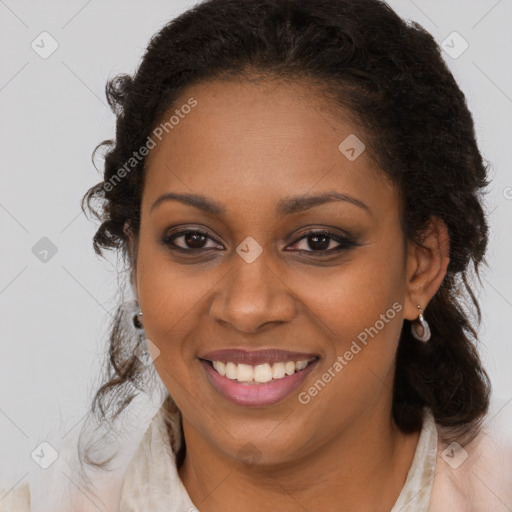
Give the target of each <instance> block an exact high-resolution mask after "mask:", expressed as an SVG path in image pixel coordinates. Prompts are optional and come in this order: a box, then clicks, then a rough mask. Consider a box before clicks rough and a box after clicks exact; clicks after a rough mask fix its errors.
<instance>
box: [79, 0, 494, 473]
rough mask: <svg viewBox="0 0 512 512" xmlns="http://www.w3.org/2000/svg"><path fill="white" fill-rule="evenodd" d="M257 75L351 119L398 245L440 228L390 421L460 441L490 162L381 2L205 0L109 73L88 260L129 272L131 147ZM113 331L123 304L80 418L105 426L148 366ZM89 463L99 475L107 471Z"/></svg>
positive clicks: (136, 173) (469, 384)
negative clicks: (198, 96) (424, 328)
mask: <svg viewBox="0 0 512 512" xmlns="http://www.w3.org/2000/svg"><path fill="white" fill-rule="evenodd" d="M254 73H258V74H260V75H262V76H264V77H266V78H268V79H269V80H270V79H278V80H282V81H286V82H288V83H297V80H301V81H302V82H304V83H307V84H312V85H313V86H314V87H316V88H317V90H318V91H319V92H323V93H324V94H325V97H326V98H328V99H329V101H332V102H337V103H336V105H337V106H339V107H341V108H342V109H345V111H346V112H348V114H349V115H350V116H353V118H354V119H355V120H356V122H357V124H358V127H359V128H360V129H361V130H362V133H364V135H365V143H366V147H367V150H368V152H369V154H370V156H371V157H372V158H373V159H374V160H375V162H376V163H377V164H378V167H379V168H380V169H381V170H382V173H383V176H385V177H387V178H389V179H390V180H391V181H392V182H393V183H394V184H396V186H397V188H398V190H399V194H400V203H401V204H400V221H401V224H402V228H403V233H404V238H405V239H406V240H407V241H410V242H412V243H417V244H419V245H421V244H422V242H423V241H424V236H425V235H426V233H427V232H428V229H429V227H430V226H431V221H432V219H433V218H439V219H441V220H442V221H444V223H445V224H446V226H447V228H448V232H449V236H450V249H449V257H450V261H449V265H448V269H447V272H446V276H445V278H444V280H443V282H442V284H441V285H440V287H439V289H438V291H437V293H436V294H435V295H434V297H433V298H432V300H431V302H430V303H429V304H428V307H427V308H426V310H425V312H424V317H425V318H426V320H427V321H428V322H429V324H430V327H431V339H430V342H429V343H428V344H423V343H421V342H418V341H417V340H415V339H414V338H413V337H412V335H411V332H410V322H409V321H408V320H404V325H403V327H402V332H401V335H400V340H399V345H398V350H397V354H396V368H395V378H394V389H393V405H392V413H393V417H394V420H395V422H396V424H397V426H398V427H399V428H400V429H401V430H402V431H403V432H414V431H418V430H420V429H421V426H422V421H423V409H424V408H425V407H428V408H430V409H431V411H432V413H433V416H434V418H435V421H436V423H437V424H438V425H439V427H440V428H441V431H442V436H443V439H444V440H445V441H450V440H455V439H457V440H458V441H459V443H460V444H463V441H462V440H464V439H466V440H471V439H472V438H473V437H474V436H475V435H476V432H477V430H478V428H479V427H480V424H481V421H482V418H483V417H484V415H485V413H486V412H487V408H488V404H489V396H490V389H491V388H490V382H489V378H488V376H487V374H486V372H485V370H484V369H483V367H482V364H481V361H480V358H479V355H478V351H477V347H476V345H477V343H478V337H477V328H478V325H479V324H480V321H481V312H480V307H479V304H478V301H477V299H476V297H475V294H474V292H473V291H472V289H471V286H470V284H469V283H470V281H471V278H472V277H478V281H479V283H480V284H481V281H480V276H479V265H480V264H481V263H482V262H483V263H485V260H484V254H485V250H486V246H487V242H488V226H487V222H486V217H485V214H484V211H483V207H482V197H481V196H482V194H483V191H484V188H485V187H486V186H487V185H488V184H489V181H488V180H487V166H486V165H485V164H484V161H483V158H482V156H481V154H480V152H479V149H478V147H477V143H476V138H475V132H474V124H473V119H472V116H471V113H470V112H469V110H468V107H467V104H466V100H465V97H464V94H463V93H462V92H461V90H460V89H459V87H458V85H457V83H456V81H455V79H454V77H453V76H452V74H451V72H450V71H449V69H448V67H447V66H446V64H445V62H444V60H443V58H442V56H441V51H440V49H439V47H438V45H437V44H436V42H435V40H434V39H433V37H432V36H431V35H430V34H429V33H428V32H427V31H425V30H424V29H423V28H422V27H421V26H420V25H418V24H417V23H414V22H407V21H405V20H403V19H401V18H400V17H399V16H398V15H397V14H396V13H395V12H394V11H393V10H392V9H391V8H390V7H389V6H388V5H387V4H386V3H384V2H383V1H379V0H357V1H354V0H315V1H311V0H245V1H243V2H241V1H240V0H206V1H204V2H202V3H200V4H197V5H196V6H195V7H193V8H191V9H189V10H188V11H186V12H184V13H183V14H182V15H180V16H179V17H177V18H175V19H173V20H172V21H170V22H169V23H167V24H166V25H165V26H164V27H163V28H162V29H161V30H160V31H159V32H158V33H156V34H155V35H154V36H153V37H152V38H151V40H150V42H149V45H148V47H147V49H146V51H145V54H144V56H143V58H142V61H141V62H140V65H139V67H138V69H137V71H136V72H135V73H134V74H133V76H130V75H128V74H120V75H117V76H115V77H114V78H112V79H110V80H109V81H108V82H107V85H106V96H107V100H108V103H109V105H110V106H111V108H112V110H113V112H114V113H115V115H116V134H115V139H114V140H108V141H104V142H102V143H101V144H99V145H98V146H97V147H96V149H95V151H94V153H93V161H94V155H95V153H96V151H97V150H98V149H100V148H104V149H105V150H106V151H105V154H104V170H103V180H102V181H101V182H100V183H98V184H97V185H95V186H93V187H91V188H90V189H89V190H88V191H87V193H86V194H85V195H84V197H83V199H82V208H83V209H84V211H86V210H87V211H88V212H90V213H91V214H92V215H94V216H95V217H96V218H97V219H98V220H99V221H100V222H101V224H100V225H99V227H98V229H97V232H96V234H95V235H94V239H93V246H94V250H95V252H96V253H97V254H98V255H102V256H104V251H105V250H116V251H118V253H120V254H121V255H122V258H123V261H124V262H126V263H127V264H128V270H130V271H131V272H132V273H133V265H134V259H133V254H132V253H131V251H130V247H129V244H128V238H127V233H126V231H125V228H126V226H128V227H129V229H130V230H132V232H133V233H134V234H135V235H137V234H138V233H139V224H140V205H141V198H142V191H143V185H144V175H145V161H146V158H140V159H134V158H133V154H134V151H136V150H138V149H139V148H142V147H144V146H145V145H146V144H147V141H148V137H150V135H151V134H152V131H153V130H154V129H155V127H156V126H157V125H158V123H159V122H160V121H161V120H162V119H163V118H164V116H165V115H166V113H168V112H169V111H170V109H171V108H173V106H175V102H176V100H177V99H178V98H179V96H180V95H181V94H182V93H184V92H186V89H187V87H190V86H191V85H193V84H198V83H207V82H208V81H213V80H235V79H241V80H243V79H244V78H245V79H247V77H249V76H250V75H251V74H254ZM127 162H130V166H131V169H129V170H128V171H126V164H127ZM123 168H124V169H125V172H124V173H121V174H120V170H121V169H123ZM119 176H122V179H120V178H119ZM114 182H115V183H114ZM109 184H110V186H109ZM87 211H86V213H87ZM124 322H126V304H125V303H123V302H122V301H121V302H120V304H119V305H118V308H117V311H116V314H115V315H114V316H113V321H112V324H111V327H110V329H111V330H110V336H109V359H108V361H107V371H106V373H107V377H106V379H105V382H104V383H103V385H102V386H101V387H100V388H99V389H98V391H97V392H96V395H95V396H94V399H93V402H92V406H91V410H90V413H91V414H96V415H98V418H100V419H102V420H114V419H116V418H117V417H118V415H119V414H120V413H121V412H122V411H123V410H124V408H125V407H127V406H128V405H129V404H130V402H131V401H132V399H133V397H134V396H135V395H136V394H137V393H138V392H139V391H144V386H143V385H141V375H142V374H143V372H144V371H145V367H144V365H143V364H141V362H140V361H139V360H138V358H137V357H136V356H135V355H134V353H133V346H131V345H130V344H132V343H133V342H132V339H131V338H130V335H129V334H128V333H127V331H126V329H124V328H123V325H124ZM165 405H166V407H168V410H169V414H170V412H171V410H173V411H175V410H176V407H173V405H172V397H170V395H168V396H167V397H166V402H165ZM183 449H185V445H184V443H183ZM183 454H184V452H181V454H178V459H179V458H180V457H181V460H182V459H183V456H184V455H183ZM86 460H87V462H88V463H89V464H93V465H96V466H98V467H103V466H102V465H104V464H107V462H108V461H104V462H103V463H100V462H95V461H93V460H91V459H89V458H88V457H86Z"/></svg>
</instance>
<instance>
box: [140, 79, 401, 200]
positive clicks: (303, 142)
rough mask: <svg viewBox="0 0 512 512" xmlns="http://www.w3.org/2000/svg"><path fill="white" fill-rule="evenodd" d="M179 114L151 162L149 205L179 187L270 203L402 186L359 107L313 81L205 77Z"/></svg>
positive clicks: (375, 194) (179, 105) (373, 194)
mask: <svg viewBox="0 0 512 512" xmlns="http://www.w3.org/2000/svg"><path fill="white" fill-rule="evenodd" d="M187 105H194V107H193V108H188V107H185V106H187ZM171 117H172V118H173V119H172V121H173V122H172V123H169V122H168V124H167V129H166V130H163V133H162V136H161V140H156V142H157V144H156V146H155V147H154V148H153V149H152V150H151V152H150V154H149V156H148V158H147V161H146V183H145V191H144V194H145V197H144V198H143V203H146V207H147V206H148V204H147V203H148V202H149V201H154V200H155V199H156V198H157V197H158V196H159V195H161V194H162V193H164V192H169V191H183V192H188V193H191V192H192V193H198V194H202V195H207V196H215V197H218V198H219V199H220V200H221V201H222V202H227V203H229V202H230V201H231V202H233V201H237V200H240V199H241V198H245V199H246V200H247V201H252V200H257V201H259V204H260V205H261V206H263V204H264V203H267V202H269V204H274V205H275V204H276V203H277V201H278V198H279V197H283V196H289V195H294V194H305V193H308V192H311V193H321V192H323V191H326V190H338V191H339V192H340V193H345V194H349V195H352V196H356V197H357V196H361V195H364V196H366V198H367V200H368V201H370V202H375V201H377V200H382V199H385V197H384V196H385V195H386V194H391V195H393V194H394V191H393V187H391V185H390V184H389V183H388V181H387V180H386V179H385V176H384V174H383V173H382V171H380V170H379V169H378V168H377V166H376V164H375V162H374V161H373V160H372V159H371V158H370V157H369V155H368V154H367V152H366V151H364V149H363V148H364V146H363V144H364V140H365V136H364V134H363V133H362V131H361V130H360V129H359V128H358V127H357V124H356V123H354V122H352V121H350V115H349V113H348V112H345V113H344V111H343V110H342V109H341V108H340V107H338V106H335V105H334V104H333V103H332V102H331V101H329V100H328V99H327V98H326V97H325V96H324V95H323V94H322V93H321V92H320V91H319V90H318V89H315V88H314V87H312V86H308V85H307V84H299V83H296V84H290V83H283V82H261V81H247V80H244V81H213V82H207V83H201V84H197V85H195V86H191V87H189V88H187V89H186V90H185V91H184V92H183V93H182V94H181V96H180V97H179V98H178V99H177V100H176V102H175V103H174V105H173V107H172V109H170V110H169V112H167V113H166V115H165V116H164V117H163V120H162V123H165V122H166V121H169V120H170V119H171ZM160 126H163V124H161V125H160ZM344 141H348V142H346V143H345V142H344ZM347 149H348V150H349V152H348V153H347V152H346V150H347ZM352 149H354V151H352ZM360 152H361V154H360V155H359V153H360ZM354 156H356V158H353V157H354ZM384 189H385V190H384ZM292 193H293V194H292ZM391 199H396V198H395V197H393V198H391Z"/></svg>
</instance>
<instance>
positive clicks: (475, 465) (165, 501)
mask: <svg viewBox="0 0 512 512" xmlns="http://www.w3.org/2000/svg"><path fill="white" fill-rule="evenodd" d="M166 414H167V411H166V410H165V409H164V407H163V406H162V407H160V409H159V410H158V412H157V413H156V414H155V415H154V417H153V419H152V421H151V423H150V425H149V427H148V428H147V430H146V431H145V432H144V434H143V436H142V439H141V440H140V442H139V444H138V446H137V448H136V450H135V451H134V452H133V455H132V456H131V458H129V459H127V460H128V463H127V464H126V465H125V466H122V467H120V468H118V470H117V471H116V472H113V473H108V474H106V475H105V474H100V475H98V476H97V478H96V481H95V482H94V494H92V493H89V492H88V491H87V490H86V488H85V487H84V486H80V485H79V484H78V483H77V482H72V483H71V484H70V483H69V482H68V486H67V489H68V492H62V491H61V492H60V493H59V494H58V496H59V498H58V499H59V500H60V501H53V502H50V501H51V499H54V500H56V499H57V497H56V496H57V493H56V492H51V493H50V494H51V495H52V496H53V498H50V497H49V494H48V492H49V489H51V485H52V483H51V482H53V483H54V484H55V482H57V478H56V476H55V474H54V477H53V480H52V481H51V482H50V483H46V484H45V483H44V481H43V482H41V481H39V482H37V485H32V484H33V482H30V485H29V482H25V483H24V484H23V485H19V486H17V487H15V488H14V489H11V490H10V491H0V512H70V511H73V512H92V511H94V512H98V510H99V511H101V512H148V511H151V512H164V511H165V512H199V511H200V510H201V504H200V503H192V500H191V499H190V497H189V495H188V492H187V490H186V488H185V487H184V485H183V483H182V482H181V480H180V478H179V474H178V470H177V467H176V462H175V451H174V450H177V449H178V448H179V441H178V440H179V439H180V434H181V432H180V430H179V429H180V427H179V418H178V417H175V418H172V419H171V423H170V431H171V434H170V433H169V429H168V427H167V423H166ZM497 416H498V415H496V417H497ZM496 417H493V418H490V419H491V420H493V421H488V422H487V423H485V422H484V426H483V428H482V429H481V430H480V433H479V434H478V435H477V437H476V438H475V439H473V441H471V443H469V444H468V445H466V446H465V447H464V448H462V447H461V446H460V445H458V444H457V443H452V444H450V445H448V446H444V445H442V443H441V441H440V436H439V435H438V427H437V426H436V423H435V421H434V418H433V416H432V414H431V413H430V411H429V410H428V409H425V414H424V421H423V427H422V430H421V433H420V437H419V441H418V445H417V448H416V452H415V455H414V458H413V462H412V464H411V467H410V469H409V472H408V475H407V479H406V481H405V484H404V486H403V488H402V491H401V493H400V495H399V496H398V499H397V501H396V503H395V505H394V506H393V508H392V509H391V511H390V512H463V511H464V512H466V511H472V512H506V511H509V512H511V511H512V435H511V434H512V425H511V423H509V422H507V424H506V425H503V424H502V423H501V424H499V423H498V422H496V421H495V420H496ZM500 428H501V431H500ZM62 473H63V472H62ZM61 480H63V477H62V475H61ZM68 480H70V479H68ZM32 487H33V488H32ZM34 491H35V492H34ZM227 512H231V511H227ZM354 512H357V511H354Z"/></svg>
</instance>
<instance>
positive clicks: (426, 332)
mask: <svg viewBox="0 0 512 512" xmlns="http://www.w3.org/2000/svg"><path fill="white" fill-rule="evenodd" d="M418 309H419V311H420V313H419V315H418V318H417V319H416V322H418V323H419V325H415V324H414V323H411V333H412V335H413V336H414V337H415V338H416V339H417V340H418V341H422V342H423V343H427V342H428V340H429V339H430V327H429V326H428V322H427V321H426V320H425V318H423V311H422V310H421V307H420V306H418Z"/></svg>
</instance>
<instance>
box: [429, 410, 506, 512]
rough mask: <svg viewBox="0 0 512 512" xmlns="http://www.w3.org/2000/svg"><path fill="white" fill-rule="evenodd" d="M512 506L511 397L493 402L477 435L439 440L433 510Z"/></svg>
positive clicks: (495, 508) (481, 510)
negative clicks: (461, 440) (468, 439)
mask: <svg viewBox="0 0 512 512" xmlns="http://www.w3.org/2000/svg"><path fill="white" fill-rule="evenodd" d="M447 509H450V510H457V511H459V510H460V511H463V510H468V511H469V510H477V511H478V512H486V511H489V512H491V511H492V512H497V511H501V510H511V509H512V400H511V401H509V402H503V401H502V402H500V401H496V402H493V404H492V406H491V408H490V410H489V412H488V413H487V415H486V417H485V418H484V420H483V422H482V425H481V427H480V429H479V432H478V434H477V435H476V437H475V438H474V439H473V440H472V441H471V442H470V443H468V444H466V445H464V446H461V445H460V444H458V443H457V442H456V441H455V442H453V443H450V444H446V443H441V441H439V443H438V454H437V461H436V472H435V477H434V485H433V488H432V495H431V506H430V508H429V510H430V511H431V512H437V511H438V510H440V511H441V510H447Z"/></svg>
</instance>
